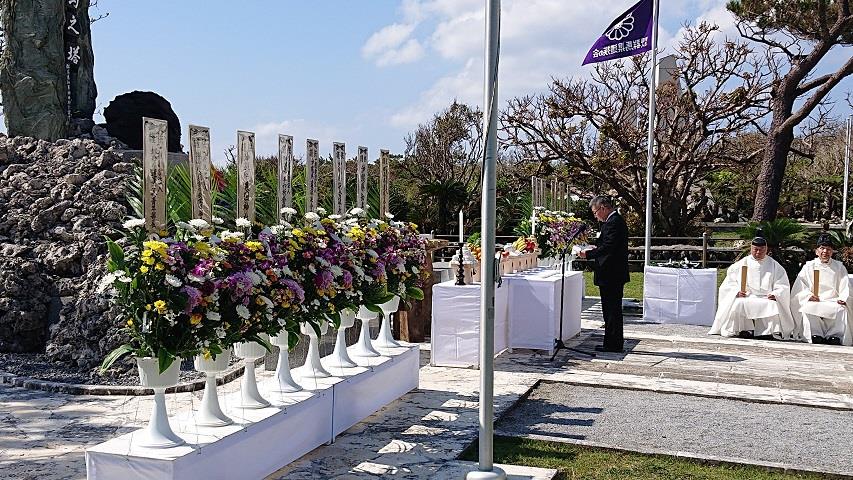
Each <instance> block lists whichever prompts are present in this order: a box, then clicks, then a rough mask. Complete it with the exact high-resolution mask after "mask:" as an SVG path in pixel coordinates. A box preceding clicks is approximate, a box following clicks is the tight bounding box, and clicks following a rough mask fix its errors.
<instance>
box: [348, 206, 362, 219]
mask: <svg viewBox="0 0 853 480" xmlns="http://www.w3.org/2000/svg"><path fill="white" fill-rule="evenodd" d="M349 213H350V215H355V216H356V217H361V216H363V215H364V209H363V208H358V207H355V208H353V209H352V210H350V211H349Z"/></svg>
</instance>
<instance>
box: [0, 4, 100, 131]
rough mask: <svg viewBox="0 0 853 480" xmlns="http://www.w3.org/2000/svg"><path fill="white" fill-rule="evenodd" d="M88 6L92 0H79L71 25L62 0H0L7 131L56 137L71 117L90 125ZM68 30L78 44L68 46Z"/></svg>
mask: <svg viewBox="0 0 853 480" xmlns="http://www.w3.org/2000/svg"><path fill="white" fill-rule="evenodd" d="M96 3H97V1H96V2H95V4H96ZM93 5H94V4H93ZM89 7H90V0H80V1H79V2H77V4H76V10H74V12H75V16H74V25H70V24H66V8H70V7H68V6H67V5H66V0H0V26H2V35H3V40H2V42H0V46H2V56H0V93H2V96H3V113H4V119H5V122H6V128H7V131H8V132H9V135H12V136H17V135H22V136H30V137H36V138H42V139H47V140H56V139H58V138H62V137H64V136H66V135H67V133H68V127H69V125H70V124H71V119H72V118H73V119H81V120H83V121H85V123H88V124H90V126H89V128H91V124H92V114H93V113H94V111H95V96H96V95H97V91H96V88H95V80H94V55H93V53H92V42H91V32H90V24H91V20H90V17H89V14H88V9H89ZM69 18H70V17H69ZM69 28H73V31H72V30H69ZM72 33H73V34H74V37H73V38H74V45H75V46H76V47H78V49H77V50H75V51H74V52H69V51H67V47H68V46H69V43H68V42H67V41H66V40H67V39H68V38H70V35H71V34H72ZM71 58H74V59H75V60H76V61H77V63H76V64H72V65H73V66H72V67H71V69H72V75H71V77H70V79H71V92H70V93H71V95H70V97H71V101H72V104H71V105H70V106H69V104H68V101H69V90H68V79H69V78H68V76H67V74H66V73H67V72H66V61H67V60H70V59H71ZM69 112H70V113H71V118H69V115H68V114H69Z"/></svg>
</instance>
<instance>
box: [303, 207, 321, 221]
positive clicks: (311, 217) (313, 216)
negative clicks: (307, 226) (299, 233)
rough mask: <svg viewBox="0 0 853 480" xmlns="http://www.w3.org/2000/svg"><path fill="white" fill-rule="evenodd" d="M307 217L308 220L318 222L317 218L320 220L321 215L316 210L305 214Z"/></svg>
mask: <svg viewBox="0 0 853 480" xmlns="http://www.w3.org/2000/svg"><path fill="white" fill-rule="evenodd" d="M318 210H319V209H318ZM305 218H307V219H308V220H310V221H312V222H316V221H317V220H320V215H317V214H316V213H314V212H308V213H306V214H305Z"/></svg>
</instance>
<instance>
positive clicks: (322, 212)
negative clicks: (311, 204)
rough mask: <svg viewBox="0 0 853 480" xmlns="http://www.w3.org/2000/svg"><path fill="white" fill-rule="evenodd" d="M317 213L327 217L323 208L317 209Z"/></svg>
mask: <svg viewBox="0 0 853 480" xmlns="http://www.w3.org/2000/svg"><path fill="white" fill-rule="evenodd" d="M317 213H319V214H320V215H325V214H326V209H325V208H323V207H317Z"/></svg>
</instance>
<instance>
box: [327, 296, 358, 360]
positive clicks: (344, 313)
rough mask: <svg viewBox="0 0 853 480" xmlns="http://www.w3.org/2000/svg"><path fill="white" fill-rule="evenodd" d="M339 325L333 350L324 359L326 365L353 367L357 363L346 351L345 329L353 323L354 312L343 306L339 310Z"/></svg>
mask: <svg viewBox="0 0 853 480" xmlns="http://www.w3.org/2000/svg"><path fill="white" fill-rule="evenodd" d="M340 316H341V325H340V327H338V337H337V339H336V340H335V351H334V352H332V354H331V355H330V356H329V357H328V358H327V359H326V361H327V365H332V366H335V367H338V368H353V367H357V366H358V364H356V363H355V362H353V361H352V359H351V358H350V356H349V354H348V353H347V338H346V331H347V329H348V328H350V327H352V326H353V325H355V312H354V311H352V310H350V309H348V308H345V309H343V310H341V312H340Z"/></svg>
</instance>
